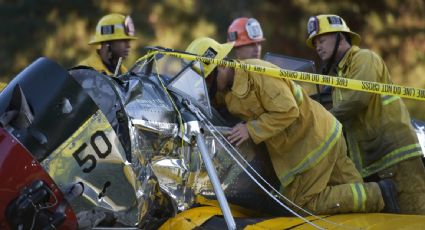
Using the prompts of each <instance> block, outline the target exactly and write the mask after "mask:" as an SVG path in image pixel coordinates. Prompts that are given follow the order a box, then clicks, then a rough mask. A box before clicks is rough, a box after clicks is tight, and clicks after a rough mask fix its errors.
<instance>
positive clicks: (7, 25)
mask: <svg viewBox="0 0 425 230" xmlns="http://www.w3.org/2000/svg"><path fill="white" fill-rule="evenodd" d="M111 12H117V13H122V14H130V15H131V16H132V17H133V20H134V22H135V26H136V34H137V36H138V37H139V38H140V39H139V40H137V41H135V42H133V52H132V54H131V55H130V57H129V58H128V59H127V60H126V62H125V64H126V65H127V66H130V65H131V64H132V63H134V61H135V60H136V59H137V58H138V57H140V56H142V55H143V54H144V53H145V51H144V49H143V47H144V46H147V45H160V46H164V47H169V48H174V49H180V50H184V49H185V48H186V46H187V45H188V44H189V43H190V42H191V41H192V40H193V39H194V38H197V37H200V36H210V37H213V38H215V39H217V40H218V41H220V42H225V40H226V31H227V27H228V26H229V24H230V23H231V22H232V20H233V19H234V18H236V17H240V16H246V17H255V18H257V20H258V21H260V23H261V25H262V27H263V30H264V34H265V37H266V39H267V41H266V42H265V43H264V45H263V53H265V52H274V53H279V54H284V55H290V56H295V57H301V58H307V59H311V60H314V61H316V62H317V61H318V60H317V57H316V55H315V53H314V52H313V51H312V50H310V49H308V48H307V47H306V45H305V38H306V23H307V20H308V18H309V17H310V16H312V15H316V14H323V13H331V14H338V15H340V16H342V17H343V18H344V19H345V20H346V22H347V24H348V25H349V26H350V28H351V29H352V30H353V31H355V32H357V33H359V34H360V35H361V36H362V43H361V46H362V47H365V48H370V49H372V50H374V51H375V52H377V53H378V54H379V55H381V56H382V57H383V59H384V60H385V61H386V63H387V66H388V68H389V69H390V72H391V75H392V78H393V81H394V83H396V84H400V85H405V86H413V87H417V88H424V87H425V76H424V74H425V3H424V1H423V0H375V1H370V0H357V1H354V0H350V1H349V0H326V1H325V0H315V1H313V0H282V1H277V0H264V1H260V0H234V1H229V0H215V1H211V0H151V1H148V0H138V1H117V0H115V1H113V0H103V1H94V0H72V1H71V0H16V1H12V0H0V20H1V22H2V23H1V24H0V35H1V36H0V48H1V50H0V60H1V61H0V82H8V81H10V79H12V78H13V77H14V76H15V75H16V74H17V73H19V71H21V70H22V69H23V68H25V66H27V65H28V64H29V63H31V62H32V61H34V60H35V59H36V58H37V57H39V56H47V57H49V58H51V59H53V60H55V61H57V62H58V63H60V64H61V65H63V66H64V67H66V68H68V67H72V66H73V65H75V64H76V63H78V62H79V61H80V60H82V59H83V58H84V57H86V56H87V55H88V54H89V53H90V51H91V49H92V48H93V47H90V46H89V45H88V44H87V42H88V41H89V39H90V37H91V36H92V35H93V33H94V28H95V26H96V23H97V21H98V20H99V18H100V17H102V16H103V15H105V14H108V13H111ZM318 65H320V63H318ZM405 102H406V103H407V105H408V107H409V110H410V112H411V113H412V115H413V116H414V117H417V118H420V119H422V120H425V106H424V102H421V101H415V100H405Z"/></svg>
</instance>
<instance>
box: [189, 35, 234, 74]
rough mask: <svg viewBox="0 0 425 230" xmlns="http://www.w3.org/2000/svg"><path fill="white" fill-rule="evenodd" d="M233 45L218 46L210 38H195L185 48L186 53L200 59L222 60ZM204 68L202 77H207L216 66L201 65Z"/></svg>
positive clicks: (212, 64) (211, 64)
mask: <svg viewBox="0 0 425 230" xmlns="http://www.w3.org/2000/svg"><path fill="white" fill-rule="evenodd" d="M232 48H233V43H224V44H220V43H218V42H217V41H215V40H214V39H212V38H207V37H202V38H197V39H195V40H194V41H192V43H190V45H189V46H188V47H187V48H186V52H188V53H193V54H196V55H199V56H202V57H208V58H215V59H223V58H224V57H226V56H227V54H229V53H230V51H231V50H232ZM202 64H203V67H204V74H205V75H204V76H205V77H207V76H208V75H209V74H210V73H211V72H212V71H213V70H214V68H215V67H216V66H217V64H214V63H202Z"/></svg>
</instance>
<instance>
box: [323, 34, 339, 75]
mask: <svg viewBox="0 0 425 230" xmlns="http://www.w3.org/2000/svg"><path fill="white" fill-rule="evenodd" d="M340 41H341V33H339V32H338V33H336V41H335V46H334V50H333V52H332V56H331V58H329V60H328V61H326V62H324V64H323V65H322V71H321V72H322V74H325V75H327V74H329V72H330V71H331V69H332V66H333V65H334V62H335V57H336V53H337V51H338V47H339V42H340Z"/></svg>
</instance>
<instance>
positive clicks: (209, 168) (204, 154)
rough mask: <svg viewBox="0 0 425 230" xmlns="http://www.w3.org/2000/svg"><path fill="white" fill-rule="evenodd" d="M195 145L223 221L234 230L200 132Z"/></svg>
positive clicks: (228, 209) (226, 204)
mask: <svg viewBox="0 0 425 230" xmlns="http://www.w3.org/2000/svg"><path fill="white" fill-rule="evenodd" d="M196 143H197V144H198V147H199V150H200V151H201V156H202V160H203V161H204V164H205V168H206V169H207V173H208V176H209V177H210V180H211V183H212V186H213V188H214V192H215V195H216V196H217V200H218V203H219V204H220V208H221V211H222V213H223V216H224V219H225V220H226V224H227V227H228V228H229V229H230V230H234V229H236V223H235V220H234V219H233V216H232V213H231V212H230V208H229V204H228V203H227V200H226V196H225V195H224V192H223V189H222V188H221V185H220V181H219V179H218V176H217V173H216V171H215V169H214V167H213V164H212V161H211V158H210V156H209V155H208V150H207V147H206V145H205V141H204V138H203V136H202V134H201V133H200V132H197V133H196Z"/></svg>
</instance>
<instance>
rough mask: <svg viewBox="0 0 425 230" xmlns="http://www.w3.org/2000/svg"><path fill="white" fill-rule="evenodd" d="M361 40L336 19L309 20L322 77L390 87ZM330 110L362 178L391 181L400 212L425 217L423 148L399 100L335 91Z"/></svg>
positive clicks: (376, 58) (381, 66)
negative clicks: (342, 130)
mask: <svg viewBox="0 0 425 230" xmlns="http://www.w3.org/2000/svg"><path fill="white" fill-rule="evenodd" d="M359 42H360V36H359V35H358V34H356V33H354V32H352V31H350V29H349V28H348V26H347V25H346V23H345V21H344V20H343V19H342V18H341V17H339V16H337V15H318V16H316V17H311V18H310V20H309V22H308V39H307V46H309V47H310V48H314V49H315V50H316V52H317V54H318V55H319V56H320V58H321V59H322V60H323V61H324V62H325V63H326V66H327V67H326V69H327V71H326V72H325V74H330V75H337V76H338V77H344V78H349V79H357V80H366V81H372V82H381V83H387V84H391V79H390V75H389V72H388V69H387V67H386V65H385V63H384V62H383V60H382V59H381V58H380V57H379V56H378V55H377V54H375V53H374V52H372V51H370V50H367V49H360V48H359V47H358V46H357V45H358V44H359ZM332 99H333V108H332V109H331V110H330V111H331V112H332V114H334V115H335V117H337V118H338V120H339V121H341V122H342V123H343V125H344V128H345V133H346V138H347V142H348V149H349V155H350V157H351V159H352V160H353V162H354V164H355V166H356V168H357V169H358V170H359V172H360V173H361V174H362V176H363V177H364V178H367V177H369V178H371V177H376V176H379V178H381V179H382V178H392V179H393V180H394V182H395V184H396V188H397V193H398V199H399V204H400V209H401V212H402V213H409V214H425V169H424V166H423V164H422V161H421V158H420V157H421V155H422V151H421V147H420V145H419V143H418V140H417V137H416V135H415V132H414V130H413V128H412V126H411V123H410V117H409V113H408V111H407V109H406V107H405V105H404V103H403V101H402V100H401V99H400V98H399V97H396V96H390V95H388V96H386V95H379V94H372V93H365V92H360V91H354V90H348V89H342V88H333V89H332Z"/></svg>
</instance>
